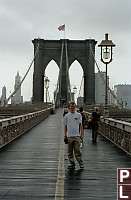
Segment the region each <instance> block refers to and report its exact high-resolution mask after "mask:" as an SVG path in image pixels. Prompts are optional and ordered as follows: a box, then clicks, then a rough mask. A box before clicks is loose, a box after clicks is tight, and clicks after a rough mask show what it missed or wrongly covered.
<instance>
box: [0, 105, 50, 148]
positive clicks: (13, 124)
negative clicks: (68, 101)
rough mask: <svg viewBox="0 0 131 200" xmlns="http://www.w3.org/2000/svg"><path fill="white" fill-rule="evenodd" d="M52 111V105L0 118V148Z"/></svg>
mask: <svg viewBox="0 0 131 200" xmlns="http://www.w3.org/2000/svg"><path fill="white" fill-rule="evenodd" d="M51 111H52V107H51V108H47V109H44V110H41V111H37V112H33V113H29V114H25V115H20V116H15V117H11V118H7V119H2V120H0V148H1V147H3V146H5V145H6V144H8V143H9V142H11V141H12V140H14V139H16V138H17V137H19V136H20V135H22V134H23V133H25V132H26V131H28V130H30V129H31V128H33V127H34V126H36V125H37V124H38V123H40V122H41V121H42V120H44V119H45V118H47V117H48V116H49V115H50V113H51Z"/></svg>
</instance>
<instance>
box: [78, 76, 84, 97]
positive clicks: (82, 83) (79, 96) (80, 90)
mask: <svg viewBox="0 0 131 200" xmlns="http://www.w3.org/2000/svg"><path fill="white" fill-rule="evenodd" d="M83 80H84V76H82V79H81V84H80V90H79V94H78V97H80V93H81V89H82V84H83Z"/></svg>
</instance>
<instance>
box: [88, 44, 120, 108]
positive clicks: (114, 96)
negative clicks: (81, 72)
mask: <svg viewBox="0 0 131 200" xmlns="http://www.w3.org/2000/svg"><path fill="white" fill-rule="evenodd" d="M90 48H91V53H92V56H93V59H94V61H95V63H96V66H97V69H98V72H99V74H100V76H101V78H102V80H103V82H104V84H105V83H106V81H105V79H104V77H103V76H102V73H101V71H100V68H99V66H98V64H97V62H96V59H95V56H94V54H93V50H92V46H91V43H90ZM107 87H108V90H109V91H110V93H111V95H112V96H113V98H114V99H115V100H116V101H117V103H118V104H119V105H120V106H122V103H121V102H120V101H119V100H118V99H117V97H116V95H115V94H114V93H113V92H112V90H111V88H110V87H109V86H107Z"/></svg>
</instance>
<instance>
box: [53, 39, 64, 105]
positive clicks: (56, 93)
mask: <svg viewBox="0 0 131 200" xmlns="http://www.w3.org/2000/svg"><path fill="white" fill-rule="evenodd" d="M63 49H64V43H63V42H62V49H61V58H60V69H59V75H58V81H57V85H56V90H55V104H56V100H57V95H58V92H59V93H60V94H61V80H62V77H61V76H62V58H63Z"/></svg>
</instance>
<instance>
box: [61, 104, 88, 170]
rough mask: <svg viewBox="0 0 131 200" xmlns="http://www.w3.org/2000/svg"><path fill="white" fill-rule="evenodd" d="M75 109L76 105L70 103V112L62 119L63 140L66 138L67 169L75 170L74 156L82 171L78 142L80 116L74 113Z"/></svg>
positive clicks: (81, 136) (81, 132) (80, 133)
mask: <svg viewBox="0 0 131 200" xmlns="http://www.w3.org/2000/svg"><path fill="white" fill-rule="evenodd" d="M75 108H76V104H75V102H74V101H72V102H71V103H70V112H69V113H68V114H66V115H65V117H64V125H65V138H64V139H66V138H68V158H69V161H70V165H69V166H68V169H75V161H74V154H75V157H76V159H77V161H78V163H79V165H80V169H84V165H83V161H82V153H81V151H80V140H82V139H83V129H82V116H81V114H80V113H77V112H75ZM79 127H80V131H79Z"/></svg>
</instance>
